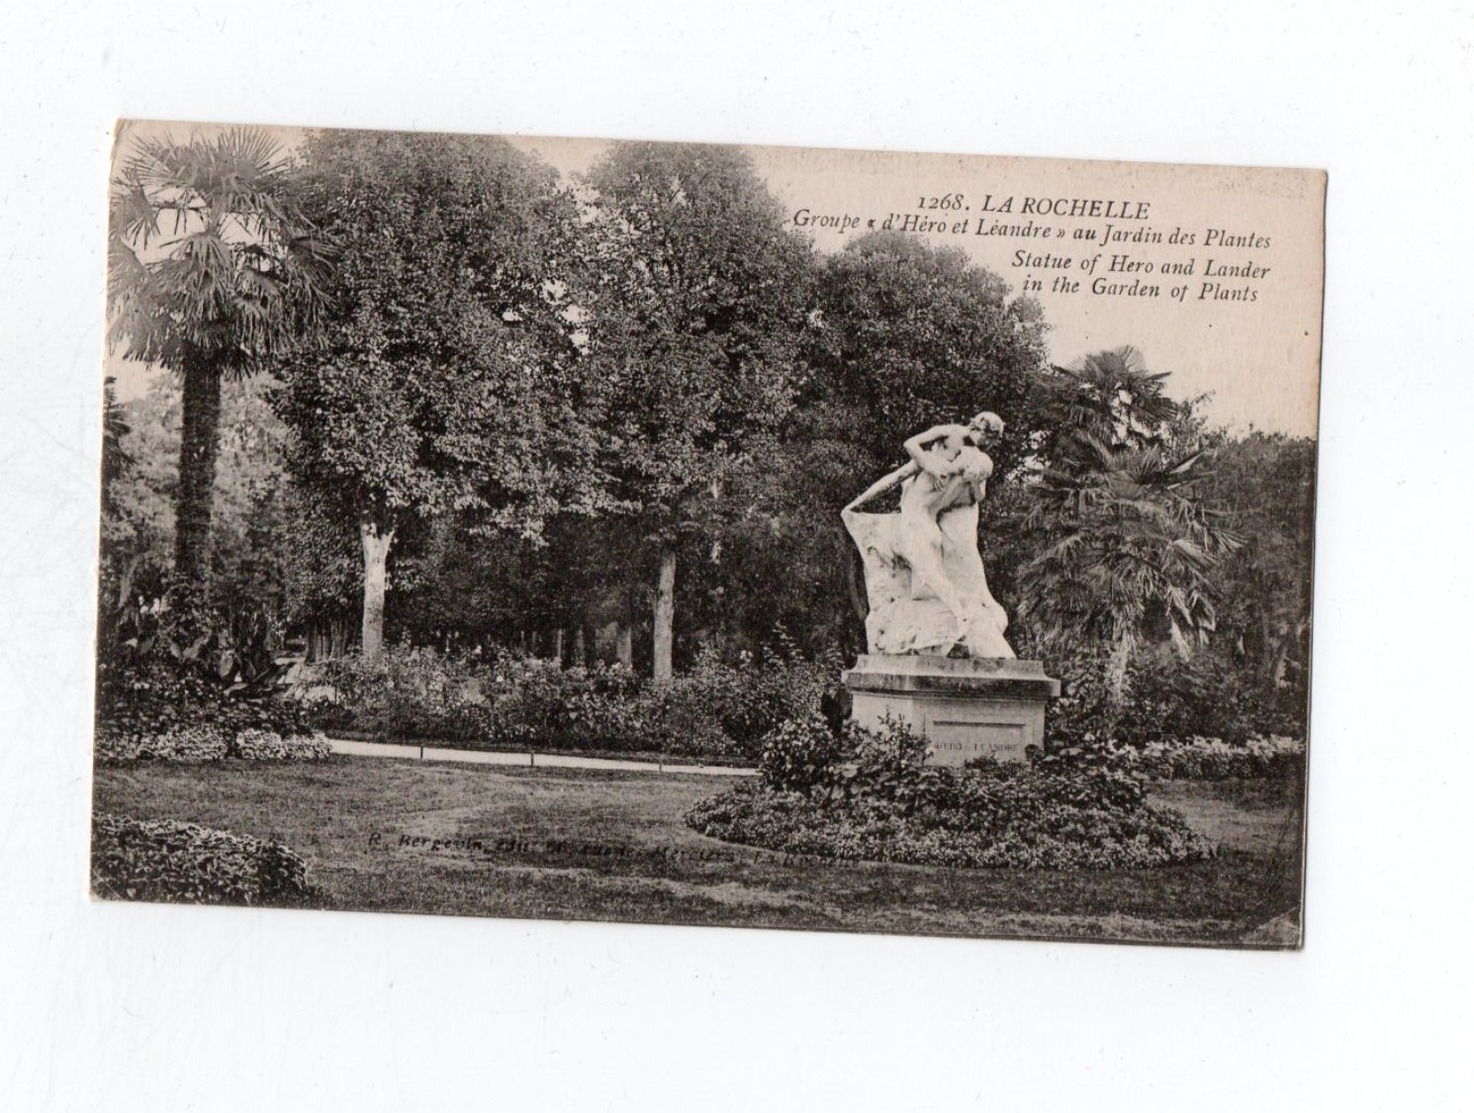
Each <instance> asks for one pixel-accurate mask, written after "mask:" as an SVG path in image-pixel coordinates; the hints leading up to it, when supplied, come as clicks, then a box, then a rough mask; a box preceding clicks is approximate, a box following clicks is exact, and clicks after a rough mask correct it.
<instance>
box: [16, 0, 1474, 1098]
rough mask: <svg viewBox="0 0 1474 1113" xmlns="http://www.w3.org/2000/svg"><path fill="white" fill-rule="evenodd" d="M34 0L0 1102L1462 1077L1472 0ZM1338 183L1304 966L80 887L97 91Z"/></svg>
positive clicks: (23, 112)
mask: <svg viewBox="0 0 1474 1113" xmlns="http://www.w3.org/2000/svg"><path fill="white" fill-rule="evenodd" d="M1327 12H1328V14H1322V13H1321V9H1320V8H1319V7H1314V8H1312V7H1310V6H1306V5H1294V4H1288V3H1285V2H1283V0H1281V2H1278V3H1275V4H1271V5H1264V6H1262V7H1261V6H1257V5H1251V4H1243V3H1235V4H1231V5H1181V6H1172V7H1169V6H1167V5H1161V6H1160V8H1159V7H1158V6H1157V5H1149V4H1143V3H1113V4H1110V5H1108V6H1106V5H1091V6H1083V5H1082V6H1081V7H1079V8H1075V7H1073V6H1054V5H1049V4H1037V3H1036V4H1032V5H1020V4H1010V5H979V4H973V5H963V4H958V5H949V6H943V5H939V4H924V3H913V4H909V5H905V6H899V5H897V6H894V7H892V6H889V5H882V4H878V3H864V4H855V3H846V4H831V5H825V6H820V7H813V8H807V7H804V6H802V5H800V4H797V3H794V2H788V3H782V4H770V5H769V4H753V3H748V4H736V3H725V4H720V5H712V6H707V5H704V4H697V3H693V2H691V0H687V2H684V3H657V4H642V5H636V4H621V5H617V6H616V5H612V4H607V3H606V4H592V3H590V4H568V3H557V2H552V0H544V2H543V3H540V4H533V3H523V4H516V5H505V6H502V5H484V6H478V5H473V4H459V5H447V6H444V7H443V8H434V9H431V8H429V7H427V6H425V5H413V6H410V5H405V6H403V7H399V6H391V5H387V4H376V3H358V4H354V3H348V2H341V3H331V4H323V3H319V4H306V3H302V2H298V3H289V4H276V3H267V2H262V3H257V4H253V5H229V6H223V7H218V8H217V7H216V6H214V5H210V4H205V3H197V4H178V5H173V4H140V3H124V4H117V5H102V4H71V5H66V6H62V5H59V4H58V5H51V4H42V3H34V4H29V5H26V6H24V7H21V8H17V9H16V10H12V11H10V12H9V13H8V14H7V16H6V19H5V23H4V27H3V30H0V61H3V65H0V89H3V100H0V105H3V108H4V110H5V114H6V119H5V122H4V125H3V127H0V183H3V200H4V205H3V208H0V213H3V216H0V261H3V262H0V265H3V268H4V283H3V285H0V392H3V393H0V490H3V498H4V503H3V505H4V508H5V511H6V512H5V515H4V519H3V522H4V525H3V529H0V1104H3V1105H4V1107H5V1108H7V1109H15V1110H32V1109H94V1108H96V1109H103V1108H105V1109H108V1110H134V1109H139V1110H159V1111H173V1110H194V1109H199V1110H206V1109H209V1110H213V1109H241V1110H276V1109H282V1110H294V1109H313V1110H317V1109H334V1110H336V1109H350V1110H364V1111H367V1110H380V1109H382V1110H405V1109H413V1110H420V1109H475V1110H483V1109H492V1108H498V1109H501V1108H509V1109H572V1108H579V1109H600V1110H602V1109H706V1108H740V1109H762V1110H767V1109H784V1108H806V1109H807V1108H816V1109H818V1108H823V1109H828V1108H845V1109H854V1108H876V1109H888V1110H900V1109H931V1108H936V1109H950V1108H955V1107H959V1106H962V1105H964V1104H973V1103H976V1104H978V1105H981V1106H983V1107H985V1108H989V1109H1024V1108H1027V1109H1051V1110H1052V1109H1058V1110H1086V1109H1088V1110H1096V1109H1117V1108H1121V1109H1126V1108H1129V1109H1144V1110H1184V1109H1191V1110H1195V1111H1196V1110H1220V1109H1222V1110H1243V1109H1252V1108H1256V1107H1257V1108H1264V1109H1292V1108H1293V1109H1300V1108H1325V1109H1337V1110H1346V1109H1416V1110H1430V1109H1464V1108H1468V1107H1469V1103H1470V1101H1471V1100H1474V1099H1471V1097H1470V1089H1471V1083H1474V1071H1471V1065H1470V1063H1471V1056H1470V1053H1469V1034H1470V1032H1471V1030H1474V1024H1471V1016H1470V1013H1471V1003H1470V1002H1471V997H1470V991H1471V989H1474V985H1471V978H1470V973H1471V963H1470V958H1469V932H1470V926H1471V918H1470V900H1469V895H1468V885H1469V883H1470V873H1471V871H1470V868H1469V853H1470V849H1471V842H1474V840H1471V838H1470V830H1469V822H1468V818H1467V816H1468V814H1469V812H1470V810H1471V804H1470V801H1469V797H1470V794H1471V789H1474V782H1471V779H1470V773H1471V768H1470V766H1471V762H1470V757H1469V751H1470V747H1471V742H1474V740H1471V737H1470V734H1471V731H1470V728H1469V713H1468V707H1469V699H1468V693H1469V692H1470V690H1471V688H1474V682H1471V680H1470V678H1469V667H1468V665H1469V661H1468V652H1467V649H1466V648H1465V642H1466V632H1467V629H1468V625H1469V619H1470V598H1469V596H1470V592H1469V587H1468V583H1469V573H1468V566H1469V563H1470V558H1469V540H1470V530H1469V519H1470V504H1471V501H1474V500H1471V498H1470V495H1469V485H1470V477H1471V475H1474V467H1471V465H1474V453H1471V448H1470V439H1471V438H1470V434H1471V432H1474V406H1471V402H1474V398H1471V389H1470V381H1471V374H1474V366H1471V362H1474V361H1471V356H1474V335H1471V331H1474V330H1471V328H1470V318H1471V314H1470V308H1469V299H1470V291H1471V286H1474V283H1471V279H1470V269H1471V266H1474V237H1471V227H1474V221H1471V218H1470V205H1471V204H1474V151H1471V142H1470V132H1471V128H1474V19H1471V14H1470V9H1469V6H1468V5H1467V4H1462V5H1441V4H1428V5H1416V6H1410V7H1409V8H1408V9H1407V10H1406V11H1404V12H1400V13H1399V12H1397V11H1394V10H1392V6H1390V5H1375V6H1370V5H1369V6H1367V7H1365V8H1358V7H1355V6H1352V5H1344V6H1340V7H1338V8H1336V9H1334V10H1333V11H1332V10H1330V9H1327ZM119 115H129V116H137V117H155V118H159V117H162V118H193V119H201V120H225V121H249V122H260V123H282V124H323V125H331V124H343V125H356V126H366V127H398V128H418V129H429V128H435V129H445V130H464V131H476V132H520V133H541V134H554V135H556V134H569V135H599V136H615V137H650V138H660V139H702V140H725V141H741V142H753V143H759V142H761V143H784V144H807V145H815V146H849V147H890V148H900V149H914V150H938V151H955V152H987V153H998V154H1031V155H1050V156H1072V157H1089V158H1128V159H1142V160H1153V161H1166V162H1210V163H1234V164H1249V165H1253V164H1264V165H1289V166H1308V167H1322V168H1325V169H1327V170H1328V171H1329V172H1330V201H1329V211H1328V228H1329V231H1328V251H1327V257H1328V277H1327V284H1326V295H1327V296H1326V321H1325V326H1326V331H1325V362H1324V377H1323V404H1322V424H1321V469H1322V470H1321V486H1320V500H1321V501H1320V520H1319V528H1318V554H1317V567H1316V633H1315V655H1316V660H1315V686H1314V722H1313V728H1312V763H1311V805H1310V822H1311V836H1310V860H1309V880H1310V884H1309V900H1308V907H1307V926H1308V940H1307V947H1306V949H1305V951H1304V952H1303V953H1299V954H1253V953H1235V952H1214V951H1206V950H1182V949H1155V948H1133V947H1112V946H1083V945H1071V946H1064V945H1060V946H1055V945H1046V944H1039V943H1027V944H1026V943H1001V942H988V941H947V940H940V941H939V940H917V939H905V938H893V937H868V936H842V935H813V934H797V933H780V932H757V931H737V930H716V929H700V930H698V929H678V928H652V927H639V928H637V927H619V926H604V925H567V924H556V923H531V922H512V921H495V920H454V919H437V918H424V917H409V916H375V915H359V914H322V913H305V912H304V913H289V912H255V911H245V910H219V909H198V908H161V907H148V906H121V905H94V904H91V903H89V901H88V899H87V897H86V874H87V814H88V806H89V791H90V782H89V776H90V772H89V752H88V734H89V722H90V698H91V691H90V689H91V679H90V677H91V644H90V643H91V630H92V621H93V594H92V592H93V584H92V577H93V574H94V559H95V557H94V554H95V545H96V517H97V514H96V506H97V492H96V478H95V477H96V469H97V457H98V448H97V445H98V427H97V426H98V421H97V413H98V368H99V361H100V358H101V342H102V332H101V329H102V318H103V293H102V276H103V269H104V268H103V246H104V243H103V233H102V226H103V213H104V207H105V174H106V167H107V156H108V148H109V140H110V129H111V126H112V122H113V119H114V118H115V117H116V116H119Z"/></svg>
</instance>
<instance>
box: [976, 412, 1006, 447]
mask: <svg viewBox="0 0 1474 1113" xmlns="http://www.w3.org/2000/svg"><path fill="white" fill-rule="evenodd" d="M967 428H968V429H969V430H970V431H971V433H972V434H973V436H974V437H975V438H976V439H977V440H978V441H979V442H980V443H982V444H984V445H989V444H992V443H993V442H994V441H996V440H997V439H998V438H999V437H1001V436H1003V419H1002V418H1001V417H999V416H998V415H997V414H995V413H994V412H993V411H992V410H984V411H983V412H982V413H980V414H978V415H977V417H975V418H973V419H972V420H971V421H969V422H968V423H967Z"/></svg>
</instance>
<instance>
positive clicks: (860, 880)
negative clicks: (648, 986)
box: [95, 756, 1300, 946]
mask: <svg viewBox="0 0 1474 1113" xmlns="http://www.w3.org/2000/svg"><path fill="white" fill-rule="evenodd" d="M726 785H727V781H726V779H725V778H714V777H703V776H697V775H691V774H680V773H665V774H655V773H641V772H613V771H603V770H584V769H546V768H545V769H520V768H515V767H508V766H470V765H452V764H438V763H421V762H414V761H397V760H387V759H381V758H356V757H344V756H335V757H334V758H332V759H331V760H329V761H327V762H322V763H316V764H300V765H299V764H292V763H289V764H278V763H271V762H261V763H257V762H247V761H224V762H219V763H215V764H212V765H205V766H186V765H172V764H167V763H162V762H160V763H147V762H140V763H136V764H132V765H127V766H117V767H99V769H98V770H97V776H96V785H95V803H96V806H97V807H98V808H99V809H101V810H104V811H109V812H119V813H123V814H126V815H131V816H134V817H137V818H141V819H162V818H171V819H186V820H192V821H194V822H197V823H203V824H206V825H208V826H211V827H219V828H223V829H225V830H228V831H234V832H237V833H240V834H249V835H256V836H258V837H262V838H269V839H275V840H279V841H281V842H284V843H286V844H287V845H288V846H290V847H291V848H293V849H294V850H296V851H298V852H299V853H301V854H302V855H303V856H304V857H306V859H307V861H308V863H309V875H308V876H309V880H310V881H311V883H312V884H313V885H314V886H315V888H316V890H317V898H316V900H315V901H314V902H313V903H314V907H323V908H335V909H357V910H368V911H386V912H388V911H393V912H423V913H450V914H462V915H476V916H511V917H524V918H558V919H579V920H590V919H592V920H628V921H643V922H655V923H680V924H721V925H729V926H750V927H775V928H805V929H819V930H844V931H886V932H905V933H913V934H941V935H969V936H1000V937H1022V938H1054V939H1058V938H1068V939H1085V940H1117V941H1136V942H1157V943H1183V944H1238V945H1243V946H1287V945H1294V944H1295V942H1296V941H1297V939H1298V927H1297V926H1296V925H1297V924H1298V908H1299V901H1300V865H1299V863H1300V829H1299V824H1298V822H1297V817H1298V814H1299V809H1298V800H1297V799H1296V798H1295V797H1293V796H1292V795H1290V794H1287V793H1283V792H1279V793H1276V792H1269V793H1266V792H1264V791H1263V790H1262V789H1261V788H1258V787H1248V786H1244V785H1236V784H1234V783H1233V782H1226V783H1222V784H1199V783H1191V784H1185V783H1181V782H1178V783H1172V784H1168V785H1164V786H1162V787H1161V789H1160V790H1159V791H1158V798H1159V799H1161V800H1162V802H1164V803H1168V804H1171V805H1172V806H1174V807H1177V808H1179V809H1181V810H1182V811H1183V812H1184V814H1186V816H1187V818H1188V821H1189V822H1190V823H1192V824H1193V825H1194V826H1195V827H1197V828H1198V829H1199V830H1200V831H1202V832H1203V833H1204V834H1206V835H1208V836H1209V837H1210V838H1212V839H1214V840H1215V841H1217V842H1218V843H1220V853H1219V855H1218V857H1217V858H1216V859H1214V860H1212V861H1208V862H1200V863H1193V864H1190V865H1184V866H1173V867H1166V868H1161V869H1155V870H1121V871H1110V872H1105V871H1102V872H1092V871H1077V872H1058V873H1051V872H1026V871H1013V870H954V869H942V868H935V867H924V866H901V865H883V864H869V863H829V862H819V861H814V860H809V859H791V858H789V859H785V858H784V856H782V855H780V854H776V853H773V852H770V851H764V850H758V849H754V848H751V847H743V846H736V845H733V844H729V843H723V842H719V841H718V840H715V839H711V838H707V837H705V836H703V835H699V834H697V833H696V832H694V831H692V830H691V829H689V828H688V827H687V826H686V825H685V823H684V821H683V820H682V814H683V813H684V812H685V810H686V809H687V808H688V807H689V806H690V805H691V804H693V803H695V802H696V801H697V800H700V799H703V798H705V797H707V796H710V795H714V794H715V793H717V792H720V791H722V789H723V788H724V787H725V786H726Z"/></svg>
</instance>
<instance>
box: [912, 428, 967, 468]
mask: <svg viewBox="0 0 1474 1113" xmlns="http://www.w3.org/2000/svg"><path fill="white" fill-rule="evenodd" d="M965 436H967V430H966V429H965V428H963V427H962V426H961V425H933V426H932V427H931V428H930V429H928V430H926V431H925V432H923V433H917V434H916V436H914V437H909V438H907V440H906V455H907V456H910V457H911V462H912V463H913V464H915V465H916V466H917V468H919V469H920V470H921V471H924V472H927V473H928V474H931V475H935V476H937V477H938V478H942V477H943V474H944V472H945V466H946V463H947V461H946V460H939V459H938V458H937V454H936V453H935V452H934V451H932V449H931V446H932V445H934V444H936V443H937V442H938V441H945V440H947V439H948V438H956V439H958V440H960V439H961V438H963V437H965Z"/></svg>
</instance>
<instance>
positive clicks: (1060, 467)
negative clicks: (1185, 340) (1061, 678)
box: [1019, 349, 1238, 726]
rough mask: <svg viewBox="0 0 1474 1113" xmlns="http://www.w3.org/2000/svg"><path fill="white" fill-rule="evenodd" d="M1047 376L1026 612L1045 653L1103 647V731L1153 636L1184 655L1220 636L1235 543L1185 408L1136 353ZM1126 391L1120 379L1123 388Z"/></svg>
mask: <svg viewBox="0 0 1474 1113" xmlns="http://www.w3.org/2000/svg"><path fill="white" fill-rule="evenodd" d="M1056 374H1057V376H1058V377H1057V378H1055V379H1054V380H1052V381H1048V382H1047V383H1046V386H1045V390H1046V391H1047V392H1051V393H1052V397H1051V399H1050V402H1049V404H1048V408H1047V410H1046V412H1047V413H1048V414H1049V416H1050V417H1051V418H1052V421H1053V424H1054V428H1053V430H1052V431H1051V433H1050V435H1049V440H1048V452H1049V455H1047V456H1045V457H1044V460H1043V468H1042V470H1041V472H1040V473H1039V474H1038V476H1037V477H1036V478H1035V480H1034V492H1035V496H1036V497H1035V498H1034V499H1033V500H1032V507H1031V509H1030V512H1029V516H1028V519H1027V526H1028V527H1029V529H1030V531H1031V535H1032V537H1033V538H1034V540H1035V543H1036V545H1037V549H1036V555H1035V556H1034V557H1033V559H1032V560H1031V561H1029V562H1028V563H1027V564H1026V565H1025V566H1024V567H1023V569H1021V571H1020V573H1019V586H1020V592H1021V595H1022V602H1021V606H1020V617H1021V618H1023V619H1024V620H1025V621H1026V622H1027V623H1028V624H1030V625H1031V626H1032V627H1033V629H1034V631H1035V633H1036V634H1037V635H1038V636H1039V638H1040V639H1041V641H1042V642H1043V644H1044V645H1045V646H1050V645H1056V646H1057V645H1059V644H1061V643H1062V642H1074V643H1075V644H1080V643H1082V642H1083V643H1085V644H1101V645H1104V646H1106V647H1107V650H1108V652H1107V656H1106V665H1105V678H1104V679H1105V687H1106V692H1107V696H1108V708H1107V710H1108V715H1109V717H1110V719H1111V723H1110V724H1109V725H1112V726H1113V725H1114V720H1115V718H1116V717H1117V716H1118V715H1119V712H1120V710H1121V708H1122V707H1123V706H1124V703H1125V698H1126V686H1127V682H1128V676H1129V668H1130V663H1131V659H1132V655H1133V653H1134V652H1135V651H1136V649H1137V647H1138V645H1139V644H1140V642H1141V640H1142V638H1143V637H1144V636H1145V635H1146V634H1147V633H1149V632H1150V631H1151V630H1152V628H1153V627H1154V626H1155V627H1156V628H1159V629H1161V630H1162V631H1164V633H1165V634H1166V635H1167V636H1168V637H1170V639H1171V641H1172V644H1173V645H1175V646H1176V647H1177V648H1178V650H1179V652H1180V653H1181V654H1183V655H1187V654H1189V653H1190V652H1191V650H1192V646H1193V644H1194V643H1195V642H1202V641H1205V640H1206V639H1207V636H1208V634H1209V633H1210V632H1211V631H1212V630H1213V629H1214V628H1215V625H1216V622H1217V611H1216V609H1215V605H1214V598H1215V595H1216V594H1217V583H1216V582H1215V572H1216V570H1217V568H1218V566H1219V563H1220V560H1221V558H1222V556H1223V555H1224V554H1225V553H1226V552H1228V551H1230V550H1232V549H1233V548H1234V547H1236V546H1237V544H1238V539H1237V538H1236V536H1235V535H1234V534H1233V533H1232V532H1231V531H1230V529H1229V528H1228V525H1229V523H1228V521H1227V518H1226V515H1225V514H1224V513H1223V512H1222V511H1221V510H1218V509H1216V508H1214V507H1213V506H1212V505H1210V503H1209V501H1208V500H1207V499H1206V498H1205V497H1204V493H1203V490H1202V488H1203V484H1204V482H1205V477H1204V474H1203V472H1202V469H1201V467H1200V465H1201V463H1202V459H1203V454H1202V452H1201V450H1200V446H1199V445H1198V444H1197V443H1195V439H1196V438H1195V435H1194V433H1195V428H1196V425H1195V421H1194V418H1193V415H1192V413H1191V407H1190V406H1188V407H1184V406H1182V405H1181V404H1179V403H1176V402H1173V401H1171V400H1170V399H1168V398H1166V396H1165V395H1164V394H1163V392H1162V383H1163V382H1164V378H1165V377H1164V376H1162V375H1148V374H1146V373H1145V371H1144V369H1143V368H1142V367H1141V366H1140V364H1139V356H1137V355H1135V354H1134V349H1123V350H1120V351H1117V352H1114V353H1099V354H1097V355H1094V356H1091V357H1089V358H1087V359H1086V360H1084V361H1082V362H1081V363H1080V364H1079V365H1077V367H1076V368H1074V369H1071V370H1069V371H1064V370H1060V369H1057V371H1056ZM1123 384H1126V385H1123Z"/></svg>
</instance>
